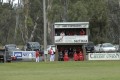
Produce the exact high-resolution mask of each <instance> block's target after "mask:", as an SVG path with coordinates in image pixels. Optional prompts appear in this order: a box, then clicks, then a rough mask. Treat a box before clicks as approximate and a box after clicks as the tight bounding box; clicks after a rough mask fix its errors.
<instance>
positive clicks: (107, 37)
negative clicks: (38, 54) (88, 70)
mask: <svg viewBox="0 0 120 80" xmlns="http://www.w3.org/2000/svg"><path fill="white" fill-rule="evenodd" d="M2 1H3V0H1V1H0V44H1V45H5V44H8V43H15V44H18V45H23V44H25V43H26V42H28V41H38V42H40V44H43V31H44V30H43V2H42V0H19V4H18V5H13V4H12V3H13V1H12V0H8V3H3V2H2ZM119 3H120V1H119V0H97V1H96V0H46V10H47V11H46V12H47V27H48V29H47V34H48V37H47V39H48V44H52V43H53V38H52V37H53V31H52V30H53V24H54V22H63V21H68V22H84V21H87V22H90V36H89V40H90V41H94V42H95V43H102V42H111V43H118V42H119V37H120V25H119V24H120V23H119V21H120V17H119V15H120V11H119V10H120V5H119Z"/></svg>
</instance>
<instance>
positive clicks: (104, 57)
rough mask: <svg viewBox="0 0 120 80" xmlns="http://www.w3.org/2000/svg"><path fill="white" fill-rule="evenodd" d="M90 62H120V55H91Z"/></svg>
mask: <svg viewBox="0 0 120 80" xmlns="http://www.w3.org/2000/svg"><path fill="white" fill-rule="evenodd" d="M88 60H120V53H89V54H88Z"/></svg>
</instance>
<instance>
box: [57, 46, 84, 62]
mask: <svg viewBox="0 0 120 80" xmlns="http://www.w3.org/2000/svg"><path fill="white" fill-rule="evenodd" d="M58 54H59V56H58V60H59V61H69V60H70V59H73V60H74V61H83V60H84V54H83V51H82V50H81V49H80V48H78V49H71V48H70V49H69V50H63V51H62V50H61V51H59V53H58Z"/></svg>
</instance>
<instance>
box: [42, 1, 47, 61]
mask: <svg viewBox="0 0 120 80" xmlns="http://www.w3.org/2000/svg"><path fill="white" fill-rule="evenodd" d="M45 1H46V0H43V20H44V59H45V62H46V61H47V54H48V52H47V26H46V2H45Z"/></svg>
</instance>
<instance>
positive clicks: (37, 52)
mask: <svg viewBox="0 0 120 80" xmlns="http://www.w3.org/2000/svg"><path fill="white" fill-rule="evenodd" d="M35 56H36V62H39V56H40V53H39V51H38V50H37V51H36V55H35Z"/></svg>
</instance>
